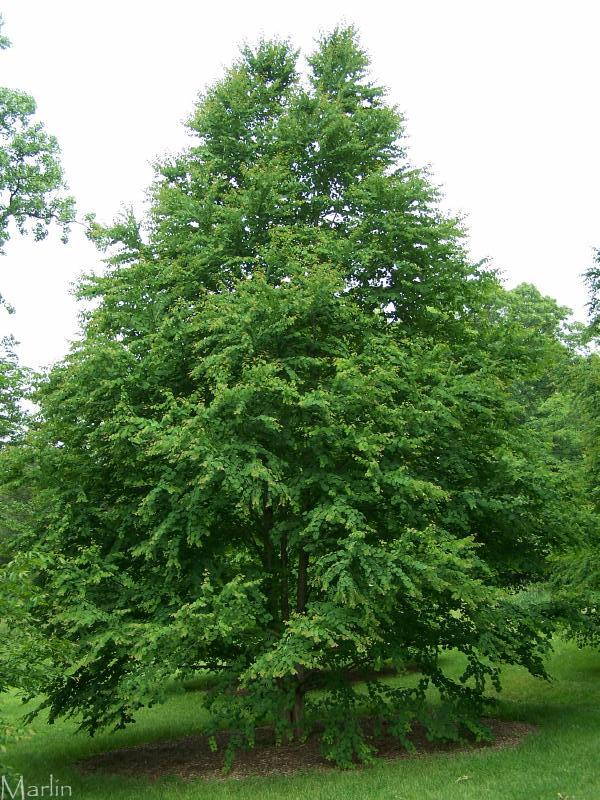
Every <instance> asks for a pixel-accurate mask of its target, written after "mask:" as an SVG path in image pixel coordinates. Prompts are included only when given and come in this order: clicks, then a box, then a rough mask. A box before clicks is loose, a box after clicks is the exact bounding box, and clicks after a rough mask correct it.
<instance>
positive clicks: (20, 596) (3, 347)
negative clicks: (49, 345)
mask: <svg viewBox="0 0 600 800" xmlns="http://www.w3.org/2000/svg"><path fill="white" fill-rule="evenodd" d="M1 29H2V18H1V17H0V50H4V49H6V48H7V47H9V46H10V42H9V40H8V39H7V38H6V36H3V35H2V34H1ZM34 114H35V101H34V100H33V98H32V97H30V96H29V95H27V94H25V93H24V92H20V91H14V90H11V89H7V88H3V87H0V255H1V254H3V253H4V246H5V244H6V242H7V241H8V240H9V238H10V235H11V229H12V227H16V229H17V231H18V232H19V233H21V234H26V233H32V234H33V236H34V238H35V239H36V240H39V239H43V238H44V237H45V236H46V234H47V231H48V227H49V226H50V224H52V223H57V224H58V225H59V227H60V228H61V230H62V238H63V240H66V236H67V233H68V228H69V223H70V222H72V220H73V218H74V203H73V199H72V198H71V197H68V196H66V195H65V192H64V190H65V184H64V178H63V171H62V167H61V165H60V162H59V160H58V157H59V147H58V143H57V141H56V139H55V138H54V137H53V136H50V135H49V134H48V133H47V132H46V131H45V129H44V126H43V125H42V123H40V122H35V121H34V119H33V117H34ZM2 307H4V309H3V310H5V311H8V312H9V313H12V311H13V309H12V308H11V307H10V306H8V304H7V303H6V302H5V301H4V298H3V297H2V295H0V309H1V308H2ZM15 344H16V343H15V341H14V340H13V338H12V337H4V338H2V339H1V340H0V457H1V458H2V460H3V467H2V477H3V480H2V485H1V486H0V565H2V569H1V571H0V633H1V636H2V641H3V647H2V651H1V652H0V694H2V693H4V692H5V691H6V689H7V688H8V687H19V689H21V690H22V691H23V692H29V691H32V690H33V686H34V685H35V681H36V677H40V676H41V675H42V674H43V675H44V677H45V678H46V679H47V676H48V674H49V672H50V670H49V663H51V659H50V660H49V657H48V656H42V655H41V650H44V651H45V649H44V645H43V640H42V639H41V638H40V637H39V631H37V629H36V627H35V625H33V623H32V617H31V616H30V611H29V610H28V608H33V607H35V606H36V605H37V604H38V600H37V599H36V598H37V595H36V593H35V592H34V591H33V586H34V583H33V578H32V575H33V574H34V573H35V572H36V571H37V569H38V568H39V566H40V562H39V561H38V560H36V559H35V558H34V557H33V551H29V552H25V551H23V552H19V551H18V547H17V541H18V540H19V537H18V535H17V533H16V530H15V529H14V528H13V526H14V525H15V524H16V528H17V529H19V530H22V529H23V528H26V527H27V524H26V523H27V522H29V519H30V514H31V511H32V509H33V508H34V507H35V505H36V503H35V501H34V500H33V498H32V496H31V492H30V491H29V488H24V487H23V486H14V485H13V484H12V483H11V481H10V479H9V477H8V474H9V472H10V471H11V468H12V467H10V466H9V465H12V463H13V447H14V445H15V444H16V443H17V442H18V441H19V440H20V438H21V436H22V434H23V432H24V430H25V422H26V415H25V412H24V408H23V402H22V401H23V399H24V397H25V395H26V393H27V388H28V384H29V382H30V378H31V376H30V372H29V370H27V369H25V368H23V367H21V366H20V365H19V364H18V360H17V357H16V354H15ZM36 631H37V632H36ZM48 647H49V646H48ZM16 733H17V731H16V729H15V728H14V726H12V725H8V724H7V723H5V722H3V720H2V718H0V748H3V747H4V743H5V742H6V741H9V740H10V739H12V738H13V736H14V735H15V734H16Z"/></svg>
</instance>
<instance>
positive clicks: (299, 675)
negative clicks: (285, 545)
mask: <svg viewBox="0 0 600 800" xmlns="http://www.w3.org/2000/svg"><path fill="white" fill-rule="evenodd" d="M307 599H308V553H307V552H306V550H305V549H304V547H303V546H302V545H300V547H299V550H298V585H297V592H296V611H297V612H298V614H304V613H305V612H306V602H307ZM304 679H305V669H304V667H303V666H302V665H301V664H297V665H296V687H295V689H294V705H293V707H292V713H291V721H292V726H293V728H294V735H295V736H297V737H300V735H301V733H302V720H303V718H304V694H305V691H306V690H305V681H304Z"/></svg>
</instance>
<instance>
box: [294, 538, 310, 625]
mask: <svg viewBox="0 0 600 800" xmlns="http://www.w3.org/2000/svg"><path fill="white" fill-rule="evenodd" d="M307 588H308V553H307V552H306V550H305V549H304V547H303V546H302V545H300V549H299V550H298V591H297V593H296V611H297V612H298V613H299V614H304V612H305V611H306V600H307Z"/></svg>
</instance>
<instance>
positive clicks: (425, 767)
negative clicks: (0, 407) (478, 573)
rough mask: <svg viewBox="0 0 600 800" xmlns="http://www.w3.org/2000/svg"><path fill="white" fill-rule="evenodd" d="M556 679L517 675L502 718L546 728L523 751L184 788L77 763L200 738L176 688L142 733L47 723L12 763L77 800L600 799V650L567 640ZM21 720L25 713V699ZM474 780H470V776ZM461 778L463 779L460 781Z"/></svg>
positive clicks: (190, 703)
mask: <svg viewBox="0 0 600 800" xmlns="http://www.w3.org/2000/svg"><path fill="white" fill-rule="evenodd" d="M549 670H550V672H551V674H552V676H553V681H552V682H551V683H545V682H543V681H539V680H535V679H533V678H531V677H529V676H528V675H527V674H526V673H525V672H524V671H523V670H521V669H512V668H511V669H507V670H506V672H505V676H504V686H505V691H504V693H503V695H502V703H501V705H500V709H499V713H498V716H502V717H504V718H506V719H514V720H523V721H527V722H532V723H534V724H535V725H537V726H539V732H538V733H537V734H534V735H531V736H529V737H528V738H527V739H526V740H525V741H524V742H523V743H522V744H521V745H520V746H519V747H518V748H516V749H505V750H495V751H494V750H490V751H488V752H486V751H479V752H476V753H463V754H459V755H454V756H448V755H436V756H425V757H417V758H410V759H402V760H400V761H398V762H380V763H378V764H377V765H376V766H373V767H369V768H366V769H360V770H354V771H348V772H342V771H332V772H325V773H323V772H320V773H312V774H310V773H308V774H304V775H298V776H296V777H293V778H289V777H286V778H260V779H259V778H252V779H246V780H242V781H233V780H230V781H218V782H206V781H202V780H198V781H194V782H183V781H180V780H175V779H169V780H164V781H159V782H156V783H150V782H148V781H147V780H141V779H125V778H111V777H106V776H102V777H99V776H97V775H95V776H89V775H88V776H81V775H79V774H78V773H77V771H76V770H75V769H74V768H73V766H72V764H73V762H74V761H75V760H77V759H80V758H83V757H85V756H87V755H91V754H93V753H99V752H103V751H105V750H110V749H114V748H118V747H123V746H126V745H132V744H138V743H141V742H146V741H150V740H156V739H165V738H170V737H176V736H181V735H185V734H188V733H190V732H195V731H197V730H198V728H199V726H200V725H201V724H202V720H203V719H205V717H204V716H203V712H202V711H199V710H198V708H197V704H198V702H199V694H198V693H190V692H183V690H180V691H174V692H173V694H172V696H171V697H170V699H169V701H168V703H167V704H166V705H164V706H162V707H160V708H156V709H152V710H150V711H146V712H144V713H143V714H141V715H140V719H139V722H138V723H137V724H136V725H135V726H134V727H132V728H130V729H129V730H126V731H122V732H119V733H117V734H110V735H108V734H107V735H102V736H98V737H96V738H94V739H90V738H89V737H88V736H86V735H83V734H78V733H75V732H74V728H75V726H74V725H73V724H71V723H60V724H56V725H54V726H47V725H44V723H43V722H41V721H38V722H37V724H36V725H35V729H36V734H35V736H33V738H30V739H28V740H24V741H22V742H20V743H19V744H17V745H15V746H14V747H13V748H12V749H11V750H9V752H8V753H7V754H6V757H7V760H8V761H9V762H10V763H11V765H12V766H13V767H14V768H15V769H16V770H17V771H18V772H22V773H23V774H24V777H25V784H30V785H35V784H39V785H42V784H43V783H45V782H47V778H48V776H49V774H50V773H52V774H53V775H54V776H55V778H57V779H58V780H60V782H61V783H62V784H69V785H71V786H72V789H73V798H75V800H77V798H90V799H91V800H100V798H102V800H105V798H117V799H118V800H129V799H130V798H142V797H143V798H148V800H154V798H156V800H158V799H159V798H160V800H174V799H175V798H182V799H183V798H199V799H200V798H201V799H202V800H204V798H207V800H208V798H210V800H221V798H240V800H247V799H249V798H252V800H263V799H264V800H268V799H269V798H273V800H275V798H277V800H279V798H282V799H283V798H286V800H287V799H288V798H289V799H290V800H291V799H292V798H294V800H296V798H297V799H298V800H307V799H310V800H330V798H333V799H337V798H339V799H340V800H379V799H381V800H383V799H384V798H385V800H433V799H434V798H435V800H455V798H456V799H458V798H472V800H486V798H493V800H546V799H547V800H558V798H560V797H562V798H565V800H566V798H569V800H600V653H598V652H595V651H592V650H584V651H580V650H577V649H576V648H575V647H574V646H573V645H570V644H562V643H561V644H558V645H557V648H556V652H555V655H554V656H553V657H552V659H551V660H550V663H549ZM14 711H15V714H19V713H21V711H22V708H21V707H20V706H19V705H18V704H17V703H16V702H15V703H14ZM464 776H468V777H467V778H466V779H464ZM459 778H460V779H461V780H459Z"/></svg>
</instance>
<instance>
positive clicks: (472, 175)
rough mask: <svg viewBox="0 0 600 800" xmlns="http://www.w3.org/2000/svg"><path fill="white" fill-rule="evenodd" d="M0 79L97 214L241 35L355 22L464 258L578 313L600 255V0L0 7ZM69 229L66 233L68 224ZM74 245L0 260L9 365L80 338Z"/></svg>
mask: <svg viewBox="0 0 600 800" xmlns="http://www.w3.org/2000/svg"><path fill="white" fill-rule="evenodd" d="M0 7H1V10H2V13H3V15H4V17H5V23H6V24H5V30H4V32H5V33H6V34H7V35H8V36H9V37H10V38H11V40H12V42H13V47H12V48H11V49H10V50H8V51H4V52H3V53H1V54H0V85H3V86H9V87H11V88H19V89H24V90H27V91H28V92H30V93H31V94H32V95H33V96H34V97H35V98H36V100H37V102H38V112H39V117H40V119H42V120H43V121H44V122H45V123H46V125H47V127H48V129H49V130H50V131H51V132H52V133H54V134H55V135H56V136H57V137H58V139H59V141H60V143H61V146H62V151H63V162H64V165H65V169H66V173H67V178H68V182H69V185H70V188H71V191H72V193H73V194H74V195H75V197H76V199H77V202H78V209H79V214H80V216H83V214H84V213H86V212H88V211H96V212H97V214H98V216H99V218H100V219H101V220H103V221H109V220H110V219H111V218H112V217H113V216H114V215H115V214H116V213H118V211H119V208H120V207H121V206H122V205H130V204H133V205H136V206H139V204H141V203H142V201H143V196H144V190H145V188H146V187H147V185H148V184H149V182H150V180H151V177H152V168H151V162H152V161H153V159H155V158H156V156H158V155H160V154H161V153H165V152H168V151H173V150H178V149H180V148H181V147H182V146H183V145H184V144H185V142H186V137H185V133H184V130H183V127H182V124H181V123H182V120H183V119H185V118H186V117H187V115H188V114H189V112H190V111H191V109H192V106H193V104H194V101H195V98H196V96H197V93H198V92H199V91H200V90H202V88H203V87H204V86H206V84H207V83H210V82H212V81H214V80H215V79H216V78H217V77H218V76H219V75H220V74H221V72H222V70H223V68H224V67H226V66H227V65H228V64H229V63H230V61H231V60H232V59H233V58H234V57H235V54H236V51H237V48H238V46H239V44H240V43H242V42H243V41H250V42H253V41H255V40H256V39H257V38H258V37H259V36H260V35H267V36H270V35H273V34H275V35H277V36H280V37H289V38H290V39H291V40H292V41H293V42H294V43H295V44H296V45H297V46H299V47H301V48H302V49H304V50H306V49H310V48H311V47H312V42H313V40H314V37H315V36H316V35H317V34H318V33H319V32H320V31H323V30H328V29H330V28H331V27H333V26H334V25H335V24H336V23H339V22H351V23H354V24H355V25H356V26H357V27H358V28H359V30H360V32H361V36H362V42H363V45H364V46H365V47H366V48H367V49H368V51H369V52H370V54H371V56H372V59H373V77H374V78H375V79H376V80H377V81H380V82H382V83H384V84H385V85H386V86H387V87H388V88H389V97H390V100H391V102H393V103H396V104H397V105H398V106H399V108H400V109H401V110H402V111H403V112H404V114H405V116H406V120H407V132H408V135H409V141H410V153H411V157H412V160H413V162H415V163H416V164H419V165H424V164H429V165H430V166H431V168H432V171H433V174H434V177H435V180H436V182H438V183H440V184H441V185H442V186H443V187H444V191H445V194H446V199H445V204H446V206H447V207H448V208H450V209H452V210H454V211H457V212H460V213H462V214H464V215H466V218H467V222H468V227H469V230H470V235H471V238H470V245H471V250H472V253H473V256H474V257H475V258H482V257H489V258H491V259H492V261H493V263H494V264H495V265H496V266H497V267H500V268H501V269H503V270H504V271H505V274H506V278H507V281H508V282H509V284H510V285H514V284H516V283H518V282H521V281H531V282H533V283H535V284H537V285H538V286H539V287H540V289H541V290H542V291H544V292H545V293H547V294H551V295H553V296H554V297H556V298H557V299H558V300H559V301H560V302H561V303H563V304H566V305H569V306H571V307H572V308H574V309H575V310H576V313H577V315H578V316H580V317H582V316H583V310H584V303H585V294H584V290H583V287H582V284H581V278H580V274H581V272H582V271H583V270H584V269H585V268H586V266H588V265H589V263H590V261H591V253H592V247H593V246H595V245H596V246H600V214H599V213H598V212H599V198H598V192H599V188H600V150H599V144H600V102H599V100H598V79H599V77H600V76H599V69H598V67H599V61H600V48H599V46H598V32H599V30H600V3H598V2H597V0H587V1H586V2H582V1H578V0H571V1H570V2H552V0H544V1H543V2H537V0H521V1H520V2H512V1H511V0H509V1H508V2H507V0H502V1H500V0H487V1H486V2H482V0H475V1H474V2H467V0H436V1H435V2H434V1H433V0H419V2H414V0H413V1H412V2H403V0H400V2H392V1H391V0H390V1H389V2H379V0H361V2H355V1H354V0H343V2H342V1H341V0H319V1H318V2H314V0H299V2H295V3H288V2H285V1H284V0H280V1H279V2H264V1H263V2H261V1H260V0H255V1H254V2H252V3H249V2H238V0H221V2H218V3H212V2H211V3H204V2H200V0H196V1H195V2H194V1H193V0H168V2H167V0H164V2H155V1H153V0H118V2H117V1H116V0H103V2H101V3H100V2H81V0H52V2H48V0H4V1H3V2H1V3H0ZM75 227H77V226H75ZM98 264H99V262H98V256H97V255H96V252H95V251H94V249H93V248H92V247H91V245H89V243H87V242H86V240H85V239H84V238H83V237H82V235H81V233H80V231H79V230H75V231H74V234H73V236H72V240H71V242H70V244H69V245H67V246H63V245H61V244H60V243H59V242H58V240H57V237H56V236H55V237H53V238H50V239H49V240H47V241H46V242H44V243H42V244H34V243H31V242H25V241H19V240H18V239H17V238H16V237H15V238H14V239H13V240H12V241H11V242H10V243H9V245H8V247H7V255H6V256H4V257H3V258H2V261H1V263H0V268H1V272H0V291H1V292H2V293H3V294H4V295H5V296H6V297H7V298H8V299H9V300H10V301H11V302H12V303H13V304H14V305H15V306H16V309H17V311H16V314H15V315H14V316H12V317H10V318H9V317H7V316H6V315H3V316H2V317H1V318H0V324H1V325H2V329H3V330H2V331H1V332H8V331H10V332H12V333H14V334H15V335H16V336H17V338H18V339H19V340H20V341H21V347H20V355H21V358H22V360H23V361H24V362H25V363H27V364H29V365H31V366H36V367H37V366H41V365H44V364H48V363H50V362H52V361H54V360H56V359H58V358H60V357H61V356H62V355H63V354H64V353H65V352H66V350H67V347H68V340H69V339H70V338H72V337H73V336H75V335H76V331H77V308H76V304H75V302H74V300H73V299H72V297H71V296H70V294H69V291H70V289H69V287H70V284H71V282H72V281H73V280H74V278H75V277H76V276H77V274H78V273H80V272H81V271H88V270H90V269H92V268H98Z"/></svg>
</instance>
